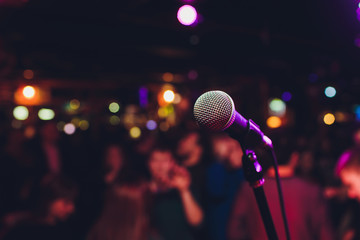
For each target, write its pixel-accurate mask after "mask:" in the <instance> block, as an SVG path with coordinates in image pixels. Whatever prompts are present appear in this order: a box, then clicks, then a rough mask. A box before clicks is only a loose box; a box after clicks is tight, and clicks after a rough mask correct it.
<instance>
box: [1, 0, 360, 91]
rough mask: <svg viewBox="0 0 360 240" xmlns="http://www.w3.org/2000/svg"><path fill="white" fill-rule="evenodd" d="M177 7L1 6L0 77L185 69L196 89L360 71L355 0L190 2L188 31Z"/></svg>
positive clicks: (131, 77) (158, 0)
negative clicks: (246, 78)
mask: <svg viewBox="0 0 360 240" xmlns="http://www.w3.org/2000/svg"><path fill="white" fill-rule="evenodd" d="M188 2H189V1H188ZM183 3H184V2H182V1H180V0H122V1H69V0H62V1H60V0H28V1H21V0H16V1H11V0H0V29H1V31H0V37H1V39H2V41H1V42H0V49H1V50H0V51H1V56H0V75H1V76H2V79H3V80H5V79H6V80H8V81H11V80H12V79H18V78H21V76H22V71H23V70H24V69H33V70H34V72H35V78H39V79H67V80H69V81H75V80H76V81H83V82H99V81H100V82H103V81H109V82H111V81H115V82H117V83H119V84H123V85H129V84H144V83H146V82H152V81H155V82H156V81H158V80H159V78H160V76H161V75H160V74H162V73H164V72H173V73H176V74H185V75H186V74H187V73H188V72H189V71H191V70H196V71H197V72H198V74H199V82H200V83H204V82H208V81H214V82H222V83H226V82H227V81H231V79H232V76H236V75H252V74H262V75H265V76H267V77H268V79H269V80H270V81H274V82H276V83H279V84H281V83H284V82H286V81H289V78H291V77H293V76H294V75H301V74H303V75H307V74H309V73H311V72H314V71H317V69H319V68H322V67H323V68H325V69H326V68H327V67H328V66H330V67H329V68H333V67H334V64H335V65H336V66H337V67H336V69H337V70H336V71H337V72H339V71H342V73H343V74H347V75H350V76H358V75H357V74H359V67H358V66H359V60H360V58H359V56H360V55H359V53H360V52H359V51H360V50H359V49H358V48H357V47H355V46H354V39H355V37H356V35H357V34H358V33H360V22H359V21H358V20H357V19H356V7H357V6H356V1H325V0H306V1H298V2H292V1H285V0H274V1H269V0H258V1H251V0H222V1H215V0H198V1H195V2H193V5H194V6H195V7H196V8H197V10H198V12H199V13H200V14H201V19H200V22H199V23H198V24H197V25H196V26H195V27H186V26H182V25H181V24H180V23H179V22H178V21H177V19H176V12H177V9H178V8H179V7H180V6H181V5H182V4H183ZM339 69H340V70H339ZM228 79H229V80H228ZM74 86H75V85H74Z"/></svg>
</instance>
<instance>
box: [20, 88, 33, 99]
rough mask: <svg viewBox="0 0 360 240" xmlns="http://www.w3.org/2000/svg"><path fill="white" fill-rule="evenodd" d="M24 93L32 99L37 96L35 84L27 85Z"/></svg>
mask: <svg viewBox="0 0 360 240" xmlns="http://www.w3.org/2000/svg"><path fill="white" fill-rule="evenodd" d="M22 93H23V95H24V97H25V98H27V99H31V98H34V96H35V88H34V87H33V86H30V85H28V86H25V87H24V88H23V90H22Z"/></svg>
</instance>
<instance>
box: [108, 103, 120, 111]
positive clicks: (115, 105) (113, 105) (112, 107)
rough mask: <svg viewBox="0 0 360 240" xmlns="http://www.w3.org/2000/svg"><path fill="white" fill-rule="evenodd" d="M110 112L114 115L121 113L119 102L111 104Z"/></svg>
mask: <svg viewBox="0 0 360 240" xmlns="http://www.w3.org/2000/svg"><path fill="white" fill-rule="evenodd" d="M109 111H110V112H112V113H117V112H119V111H120V105H119V104H118V103H117V102H112V103H110V104H109Z"/></svg>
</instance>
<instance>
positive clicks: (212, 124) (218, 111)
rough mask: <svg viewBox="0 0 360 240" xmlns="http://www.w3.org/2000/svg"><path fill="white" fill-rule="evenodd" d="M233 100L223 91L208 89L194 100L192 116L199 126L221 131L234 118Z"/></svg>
mask: <svg viewBox="0 0 360 240" xmlns="http://www.w3.org/2000/svg"><path fill="white" fill-rule="evenodd" d="M234 109H235V107H234V102H233V100H232V99H231V97H230V96H229V95H228V94H226V93H225V92H223V91H209V92H206V93H204V94H202V95H201V96H200V97H199V98H198V99H197V100H196V102H195V105H194V117H195V120H196V121H197V123H198V124H199V125H200V127H204V128H207V129H209V130H213V131H222V130H225V129H227V128H228V127H230V126H231V124H232V123H233V122H234V120H235V114H234V111H235V110H234Z"/></svg>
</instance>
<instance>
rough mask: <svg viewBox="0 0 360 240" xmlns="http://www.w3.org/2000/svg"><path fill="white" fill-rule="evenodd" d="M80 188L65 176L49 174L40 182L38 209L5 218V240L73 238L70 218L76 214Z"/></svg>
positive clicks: (16, 213)
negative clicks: (76, 200)
mask: <svg viewBox="0 0 360 240" xmlns="http://www.w3.org/2000/svg"><path fill="white" fill-rule="evenodd" d="M76 196H77V186H76V185H75V183H74V182H73V181H72V180H70V179H68V178H66V177H63V176H59V175H56V176H53V175H47V176H45V177H44V179H43V180H42V182H41V189H40V192H39V195H38V198H37V204H36V207H35V208H34V209H32V210H30V211H24V212H15V213H13V214H9V215H7V216H6V217H5V222H6V229H5V230H4V229H3V231H2V233H5V234H4V236H3V238H2V239H4V240H19V239H38V240H41V239H59V240H60V239H62V240H63V239H73V238H72V236H73V235H72V229H71V227H70V225H69V221H68V219H69V217H70V216H71V215H72V214H73V213H74V211H75V199H76Z"/></svg>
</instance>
